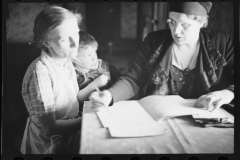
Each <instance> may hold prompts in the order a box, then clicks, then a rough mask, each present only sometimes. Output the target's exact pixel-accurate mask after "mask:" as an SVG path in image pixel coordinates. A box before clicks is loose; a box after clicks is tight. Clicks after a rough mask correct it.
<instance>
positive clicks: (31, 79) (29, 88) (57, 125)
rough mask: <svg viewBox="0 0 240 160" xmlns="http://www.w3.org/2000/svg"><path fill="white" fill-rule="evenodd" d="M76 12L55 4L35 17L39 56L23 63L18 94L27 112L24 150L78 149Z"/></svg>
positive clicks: (30, 151) (51, 152) (25, 151)
mask: <svg viewBox="0 0 240 160" xmlns="http://www.w3.org/2000/svg"><path fill="white" fill-rule="evenodd" d="M80 21H81V15H80V14H77V13H73V12H71V11H69V10H67V9H64V8H62V7H59V6H49V7H47V8H45V9H44V10H42V11H41V12H40V13H39V14H38V15H37V17H36V19H35V22H34V30H33V32H34V43H35V45H36V46H37V47H38V48H39V49H41V50H42V52H41V55H40V56H39V57H38V58H37V59H36V60H34V61H33V62H32V63H31V65H30V66H29V67H28V69H27V71H26V74H25V76H24V79H23V84H22V97H23V99H24V102H25V105H26V107H27V110H28V112H29V117H28V119H27V124H26V128H25V132H24V136H23V140H22V145H21V152H22V153H23V154H26V153H27V154H54V153H59V152H60V153H77V151H78V148H79V144H78V143H79V140H78V139H79V137H80V134H79V133H80V127H81V118H80V117H78V112H79V103H78V92H79V88H78V84H77V78H76V73H75V70H74V67H73V64H72V62H71V60H70V58H71V57H72V58H74V57H76V55H77V50H78V42H79V34H78V32H79V27H78V24H79V23H80Z"/></svg>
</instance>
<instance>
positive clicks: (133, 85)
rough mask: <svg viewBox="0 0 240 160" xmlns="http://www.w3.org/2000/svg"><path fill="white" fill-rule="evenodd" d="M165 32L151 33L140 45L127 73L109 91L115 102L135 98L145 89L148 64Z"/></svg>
mask: <svg viewBox="0 0 240 160" xmlns="http://www.w3.org/2000/svg"><path fill="white" fill-rule="evenodd" d="M164 33H165V30H162V31H155V32H151V33H149V34H148V35H147V37H146V38H145V39H144V41H143V42H142V43H141V45H140V49H139V51H138V54H137V55H136V56H135V57H134V59H133V61H132V62H131V64H130V66H129V69H128V71H127V73H125V74H124V75H122V76H121V77H120V78H119V80H118V81H117V82H116V83H115V84H114V85H113V86H112V87H111V88H110V89H109V91H110V92H111V94H112V96H113V101H114V102H117V101H120V100H128V99H130V98H132V97H133V96H135V95H136V94H137V93H138V92H139V90H140V88H143V87H144V86H145V85H146V83H147V81H148V70H147V69H146V64H147V62H148V60H149V58H150V56H151V54H152V53H153V50H154V49H155V48H156V47H157V46H158V45H159V43H160V41H161V40H162V39H163V36H161V35H163V34H164Z"/></svg>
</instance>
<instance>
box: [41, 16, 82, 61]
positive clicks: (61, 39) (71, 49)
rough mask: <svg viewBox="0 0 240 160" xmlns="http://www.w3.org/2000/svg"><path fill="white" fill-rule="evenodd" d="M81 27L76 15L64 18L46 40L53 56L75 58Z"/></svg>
mask: <svg viewBox="0 0 240 160" xmlns="http://www.w3.org/2000/svg"><path fill="white" fill-rule="evenodd" d="M78 32H79V28H78V23H77V19H76V18H75V17H73V18H70V19H67V20H64V21H63V22H62V24H61V25H59V26H58V27H57V28H56V29H55V31H54V32H53V35H52V36H51V38H50V39H49V40H48V41H47V42H46V43H47V45H46V46H47V48H48V50H49V52H50V54H51V55H52V56H57V57H62V58H65V57H69V58H75V57H76V56H77V50H78V42H79V34H78Z"/></svg>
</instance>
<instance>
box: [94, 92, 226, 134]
mask: <svg viewBox="0 0 240 160" xmlns="http://www.w3.org/2000/svg"><path fill="white" fill-rule="evenodd" d="M195 101H196V100H186V99H184V98H182V97H180V96H178V95H169V96H147V97H145V98H143V99H140V100H129V101H120V102H117V103H115V104H113V106H111V107H108V109H106V110H101V111H99V112H97V115H98V117H99V119H100V121H101V123H102V124H103V126H104V127H108V128H109V131H110V133H111V135H112V136H115V137H138V136H139V137H140V136H152V135H159V134H163V133H166V132H167V128H166V126H165V125H164V124H163V123H161V121H162V120H164V119H166V118H171V117H177V116H185V115H208V116H209V117H221V116H223V113H222V110H220V109H219V110H216V111H215V112H209V111H207V110H205V109H200V108H195V107H194V103H195Z"/></svg>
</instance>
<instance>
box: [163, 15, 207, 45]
mask: <svg viewBox="0 0 240 160" xmlns="http://www.w3.org/2000/svg"><path fill="white" fill-rule="evenodd" d="M167 21H168V24H169V27H170V30H171V33H172V37H173V39H174V41H175V42H176V43H177V44H178V45H183V44H187V45H188V44H191V43H195V42H196V41H197V40H198V39H199V32H200V29H201V27H202V26H203V23H200V22H198V21H196V20H193V19H191V18H189V17H188V16H187V15H186V14H183V13H177V12H170V13H169V19H168V20H167Z"/></svg>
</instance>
